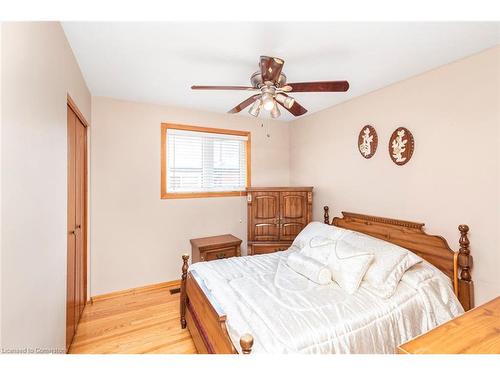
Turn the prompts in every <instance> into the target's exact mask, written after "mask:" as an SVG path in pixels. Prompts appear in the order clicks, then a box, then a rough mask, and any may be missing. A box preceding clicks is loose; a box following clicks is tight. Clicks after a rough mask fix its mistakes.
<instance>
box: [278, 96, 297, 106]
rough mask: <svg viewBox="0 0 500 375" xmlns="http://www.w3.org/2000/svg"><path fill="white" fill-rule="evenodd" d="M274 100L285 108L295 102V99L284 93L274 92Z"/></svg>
mask: <svg viewBox="0 0 500 375" xmlns="http://www.w3.org/2000/svg"><path fill="white" fill-rule="evenodd" d="M276 101H277V102H278V103H280V104H282V105H283V106H284V107H285V108H288V109H290V108H292V106H293V103H295V99H294V98H292V97H291V96H287V95H284V94H282V93H278V94H276Z"/></svg>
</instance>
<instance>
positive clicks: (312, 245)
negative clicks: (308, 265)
mask: <svg viewBox="0 0 500 375" xmlns="http://www.w3.org/2000/svg"><path fill="white" fill-rule="evenodd" d="M334 242H335V241H334V240H331V239H329V238H327V237H323V236H314V237H312V238H311V239H309V241H307V242H306V243H305V244H303V246H302V249H301V250H300V253H301V254H302V255H304V256H307V257H309V258H313V259H314V260H316V261H318V262H320V263H321V264H324V265H327V264H328V262H329V260H330V257H331V255H332V253H333V251H334V250H335V248H334V247H332V244H333V243H334Z"/></svg>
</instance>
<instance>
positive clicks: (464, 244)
mask: <svg viewBox="0 0 500 375" xmlns="http://www.w3.org/2000/svg"><path fill="white" fill-rule="evenodd" d="M458 230H459V231H460V241H459V244H460V249H459V250H458V264H459V265H460V267H461V268H462V270H461V272H460V278H461V279H462V280H465V281H471V275H470V268H471V266H472V264H471V263H472V262H471V261H472V259H471V256H470V249H469V245H470V241H469V237H467V233H468V232H469V227H468V226H467V225H465V224H462V225H459V226H458Z"/></svg>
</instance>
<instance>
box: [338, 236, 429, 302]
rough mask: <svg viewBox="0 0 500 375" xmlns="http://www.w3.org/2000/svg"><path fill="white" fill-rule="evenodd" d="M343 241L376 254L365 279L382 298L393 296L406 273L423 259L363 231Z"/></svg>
mask: <svg viewBox="0 0 500 375" xmlns="http://www.w3.org/2000/svg"><path fill="white" fill-rule="evenodd" d="M343 241H345V242H346V243H349V244H350V245H352V246H354V247H356V248H358V249H363V250H364V251H368V252H371V253H373V254H374V259H373V263H372V264H371V265H370V268H369V269H368V271H367V272H366V274H365V276H364V280H365V281H366V282H367V283H368V284H369V285H368V286H367V288H368V289H369V290H370V291H371V292H373V293H374V294H376V295H378V296H380V297H382V298H389V297H391V296H392V295H393V294H394V292H395V291H396V288H397V286H398V284H399V281H400V280H401V277H403V275H404V273H405V272H406V271H407V270H408V269H410V268H411V267H413V266H414V265H415V264H417V263H420V262H421V261H422V258H420V257H418V256H417V255H415V254H413V253H412V252H411V251H409V250H407V249H404V248H402V247H401V246H398V245H394V244H392V243H389V242H386V241H383V240H380V239H378V238H375V237H371V236H368V235H366V234H363V233H359V232H351V233H349V234H347V235H346V236H344V237H343Z"/></svg>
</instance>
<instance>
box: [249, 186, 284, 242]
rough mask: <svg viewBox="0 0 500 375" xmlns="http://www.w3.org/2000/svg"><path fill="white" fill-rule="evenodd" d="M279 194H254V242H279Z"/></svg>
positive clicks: (252, 208)
mask: <svg viewBox="0 0 500 375" xmlns="http://www.w3.org/2000/svg"><path fill="white" fill-rule="evenodd" d="M279 204H280V201H279V193H277V192H263V191H260V192H254V193H252V204H251V210H252V216H251V218H252V222H251V226H250V228H249V229H250V231H251V233H250V238H251V240H252V241H278V239H279Z"/></svg>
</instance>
